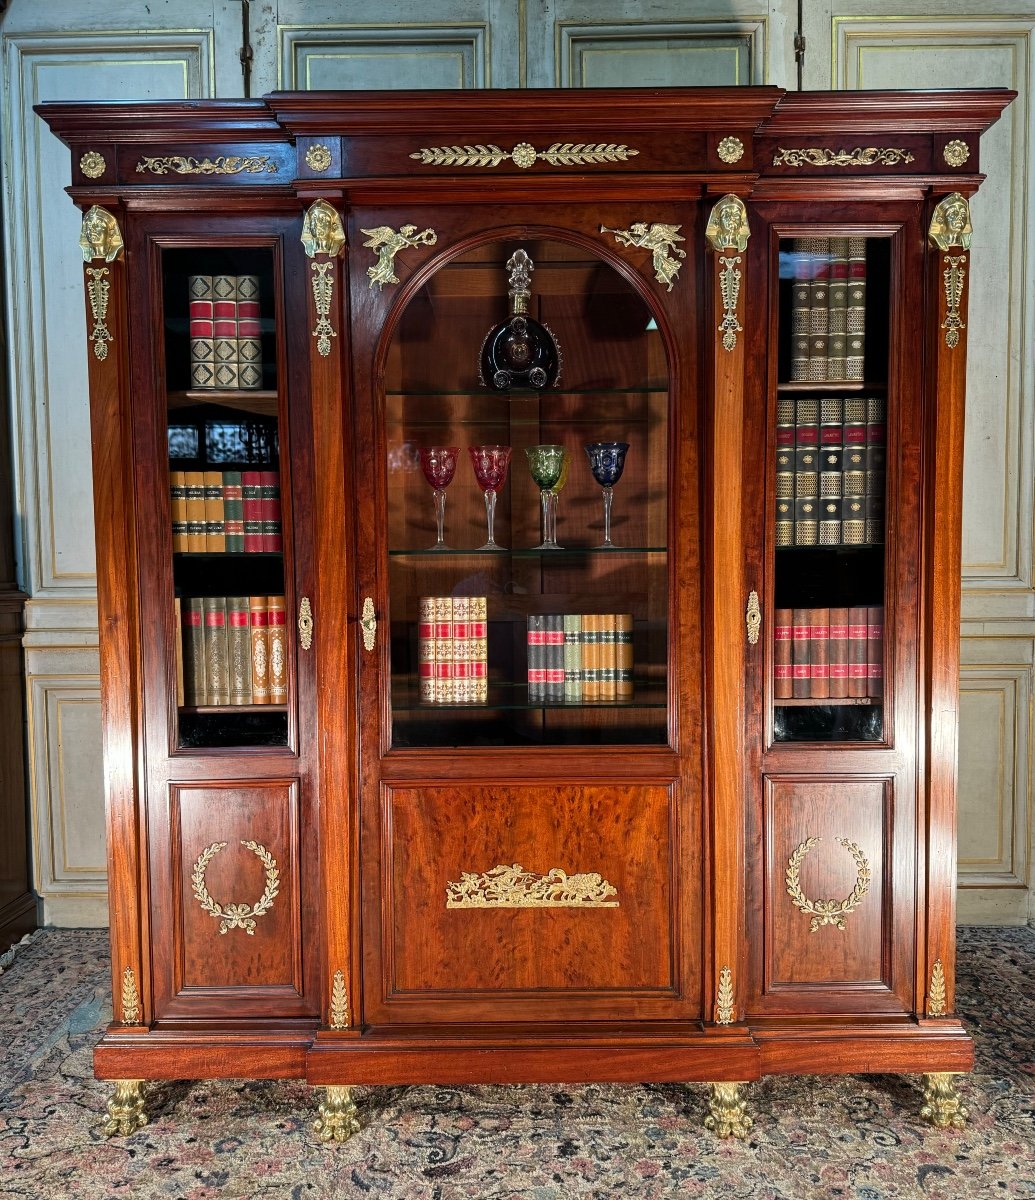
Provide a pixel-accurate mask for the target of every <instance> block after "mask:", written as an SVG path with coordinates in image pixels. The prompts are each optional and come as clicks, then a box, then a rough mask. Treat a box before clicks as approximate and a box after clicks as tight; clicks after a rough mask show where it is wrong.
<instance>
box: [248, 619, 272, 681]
mask: <svg viewBox="0 0 1035 1200" xmlns="http://www.w3.org/2000/svg"><path fill="white" fill-rule="evenodd" d="M248 610H249V618H250V621H251V632H252V704H269V702H270V630H269V610H268V609H267V607H266V597H265V596H250V597H249V598H248Z"/></svg>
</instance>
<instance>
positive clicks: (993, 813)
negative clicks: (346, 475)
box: [2, 0, 1035, 924]
mask: <svg viewBox="0 0 1035 1200" xmlns="http://www.w3.org/2000/svg"><path fill="white" fill-rule="evenodd" d="M804 7H805V11H806V17H807V23H806V26H805V30H804V32H805V34H806V38H807V51H806V56H805V86H806V87H815V88H830V87H834V88H873V87H896V86H899V85H901V84H902V83H903V82H904V81H908V82H909V84H910V85H912V86H918V87H944V86H956V85H958V84H961V83H962V84H972V85H974V86H988V85H992V84H997V85H998V84H1001V85H1006V86H1009V87H1014V88H1016V89H1017V90H1018V92H1019V93H1020V95H1019V98H1018V100H1017V101H1016V102H1015V104H1014V106H1013V107H1012V108H1011V109H1010V110H1008V112H1007V116H1006V119H1005V120H1004V121H1003V122H1001V123H1000V124H999V125H998V126H997V127H996V128H995V129H993V130H992V133H991V135H990V136H989V138H988V140H987V142H986V144H985V148H984V151H983V165H984V166H985V169H986V170H987V171H988V173H989V175H990V177H991V186H988V187H986V189H985V191H984V192H983V193H982V195H981V196H979V197H978V199H977V201H976V202H975V205H974V224H975V239H974V257H973V262H974V277H973V284H972V298H971V306H972V308H971V318H970V392H971V402H970V409H969V415H968V425H967V467H966V470H967V476H966V499H965V555H966V566H965V568H964V587H965V597H964V625H963V662H964V666H963V679H962V682H963V701H962V722H961V724H962V730H963V733H962V747H961V768H960V770H961V785H962V787H961V820H960V841H961V849H960V871H961V884H962V887H961V895H960V916H961V919H964V920H967V919H976V920H993V921H1023V920H1025V919H1027V918H1028V916H1029V914H1030V913H1031V912H1032V911H1035V910H1032V909H1031V908H1030V897H1031V895H1032V892H1031V889H1030V886H1029V885H1030V884H1031V882H1032V852H1031V837H1032V826H1033V821H1032V797H1031V783H1030V779H1031V754H1032V745H1033V740H1032V738H1033V732H1032V719H1031V706H1032V698H1031V693H1032V687H1031V681H1032V658H1033V647H1035V590H1033V576H1035V563H1033V556H1032V554H1033V548H1032V529H1033V499H1035V497H1033V490H1035V489H1033V480H1032V437H1033V424H1035V422H1033V416H1035V414H1033V400H1032V394H1031V392H1032V378H1031V366H1032V345H1033V340H1032V329H1031V324H1032V320H1033V319H1035V317H1033V314H1035V305H1033V304H1032V302H1031V301H1032V297H1031V295H1030V291H1031V286H1032V285H1031V283H1030V282H1029V280H1031V279H1032V276H1033V272H1032V271H1031V270H1030V269H1029V264H1028V262H1027V260H1026V257H1025V255H1026V251H1027V248H1028V247H1029V246H1031V245H1032V244H1033V242H1032V239H1031V238H1030V237H1029V236H1028V234H1029V232H1030V231H1029V229H1028V226H1029V223H1030V215H1029V211H1028V200H1027V198H1028V195H1029V193H1030V190H1031V189H1030V188H1029V186H1028V185H1029V179H1028V176H1029V172H1030V170H1031V151H1030V138H1031V132H1032V111H1031V104H1030V94H1029V82H1028V80H1029V75H1030V56H1031V53H1032V43H1031V30H1032V27H1033V25H1035V0H1023V2H1022V3H1020V4H1015V5H1012V6H1010V7H1009V9H1007V8H1006V7H1005V6H1003V5H1002V4H1000V5H999V7H998V9H997V7H996V6H994V5H990V4H987V3H984V2H983V0H943V2H942V3H941V4H938V5H936V4H934V3H922V2H919V0H914V4H913V5H912V7H911V8H905V9H904V6H903V0H897V2H896V3H895V4H894V5H892V4H891V3H888V2H886V0H871V2H870V3H868V4H867V6H866V12H867V13H868V14H869V15H867V16H858V15H856V13H855V11H854V6H852V5H850V4H848V3H847V0H844V2H843V3H842V4H841V5H840V6H838V5H836V4H832V3H830V0H808V3H806V5H805V6H804ZM850 10H852V11H850ZM128 11H129V10H128V6H127V5H126V4H125V3H124V2H123V0H48V3H46V4H40V3H39V2H38V0H11V2H10V3H9V4H8V6H7V12H6V15H5V17H4V23H3V32H4V71H5V83H6V89H5V94H6V96H7V97H8V101H7V104H5V105H4V106H3V148H2V155H3V164H2V165H3V174H4V180H5V188H6V193H5V194H6V197H7V206H6V214H5V215H6V222H5V249H6V256H7V258H6V262H7V272H6V274H7V309H8V324H9V337H10V345H11V351H10V363H9V370H10V374H11V385H12V386H11V391H12V396H13V409H14V411H13V415H12V421H13V434H14V439H15V446H16V458H17V478H16V486H17V508H18V512H19V528H18V538H19V546H20V564H21V565H20V571H21V575H20V577H21V580H22V583H23V586H24V587H25V588H26V590H27V591H28V592H29V594H30V596H31V599H30V602H29V605H28V609H27V614H26V620H27V629H28V633H27V635H26V671H27V692H28V705H29V714H28V715H29V743H30V744H29V754H30V771H31V787H32V805H33V827H34V834H33V837H34V847H35V849H34V854H35V870H36V883H37V887H38V890H39V891H40V893H41V894H42V895H43V897H44V901H45V919H46V920H47V921H50V922H54V923H58V924H98V923H103V921H104V920H105V919H106V907H105V892H104V853H103V837H104V834H103V804H102V798H101V778H102V777H101V763H100V760H99V753H98V746H99V715H98V714H99V709H98V704H97V656H96V646H97V630H96V607H95V605H94V603H93V550H92V543H93V530H92V526H91V523H90V502H89V496H90V472H89V443H88V421H87V401H86V369H85V363H86V357H85V345H84V343H85V332H84V321H83V313H82V303H83V302H82V294H81V277H80V266H79V259H78V248H77V241H78V223H77V219H76V215H75V211H74V209H73V208H72V206H71V205H70V204H69V203H68V200H67V198H66V197H65V195H64V193H63V190H62V189H63V188H64V186H65V185H66V183H67V180H68V177H69V164H68V156H67V151H66V150H65V149H64V148H63V147H62V146H61V145H60V144H59V143H58V142H57V141H56V139H54V138H52V137H51V135H50V134H49V133H47V132H46V131H45V130H44V129H43V127H42V125H41V123H40V122H39V121H38V120H37V119H36V118H35V116H34V115H33V114H32V111H31V107H32V105H33V104H34V103H36V102H37V101H40V100H45V99H65V100H71V99H114V98H126V99H131V98H142V97H159V96H162V97H181V96H183V97H188V96H189V97H194V96H199V97H200V96H216V95H218V96H234V95H242V94H243V86H244V77H243V74H242V69H241V61H240V50H241V46H242V10H241V4H240V2H239V0H149V3H148V4H147V5H146V6H145V5H143V4H137V5H133V6H132V21H131V22H129V21H128V20H127V12H128ZM249 13H250V16H249V33H250V44H251V49H252V59H251V79H250V84H251V94H253V95H260V94H262V93H263V92H265V91H271V90H274V89H276V88H303V89H304V88H353V89H363V88H391V87H403V88H414V87H468V88H481V87H528V88H536V87H595V86H628V85H645V86H662V85H669V84H713V85H745V84H752V83H775V84H779V85H782V86H784V87H791V88H793V87H794V86H795V80H796V71H795V59H794V48H793V34H794V30H795V28H796V23H797V5H796V3H795V2H794V0H768V2H766V0H381V3H379V4H377V5H371V4H369V3H367V0H251V4H250V6H249ZM1025 14H1030V16H1029V15H1025ZM130 23H132V25H133V26H134V28H132V29H127V28H126V26H127V24H130ZM1003 189H1005V190H1007V191H1008V194H1009V197H1010V203H1009V205H1008V206H1003V205H999V204H995V205H994V204H991V203H990V202H989V199H988V197H989V196H991V195H992V194H1002V190H1003Z"/></svg>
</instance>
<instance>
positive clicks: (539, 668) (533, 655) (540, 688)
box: [525, 613, 546, 704]
mask: <svg viewBox="0 0 1035 1200" xmlns="http://www.w3.org/2000/svg"><path fill="white" fill-rule="evenodd" d="M525 638H526V642H527V645H528V702H529V704H542V703H543V702H544V701H545V700H546V617H545V616H542V615H541V614H539V613H533V614H531V615H530V616H529V618H528V621H527V625H526V633H525Z"/></svg>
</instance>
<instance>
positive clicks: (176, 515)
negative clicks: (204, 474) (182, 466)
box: [169, 471, 190, 554]
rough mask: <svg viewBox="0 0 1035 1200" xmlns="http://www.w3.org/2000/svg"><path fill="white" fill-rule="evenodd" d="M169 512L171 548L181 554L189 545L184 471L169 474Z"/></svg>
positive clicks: (175, 552)
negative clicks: (170, 519) (170, 518)
mask: <svg viewBox="0 0 1035 1200" xmlns="http://www.w3.org/2000/svg"><path fill="white" fill-rule="evenodd" d="M169 510H170V513H171V516H172V548H173V553H174V554H182V553H184V551H186V550H187V549H188V547H189V545H190V536H189V531H188V524H187V477H186V473H185V472H184V471H170V472H169Z"/></svg>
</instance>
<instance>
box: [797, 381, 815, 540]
mask: <svg viewBox="0 0 1035 1200" xmlns="http://www.w3.org/2000/svg"><path fill="white" fill-rule="evenodd" d="M795 417H796V421H795V427H794V445H795V449H794V544H795V545H796V546H814V545H815V544H816V542H817V541H818V538H819V401H818V400H816V399H815V398H814V397H811V396H800V397H799V398H798V401H797V406H796V411H795Z"/></svg>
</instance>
